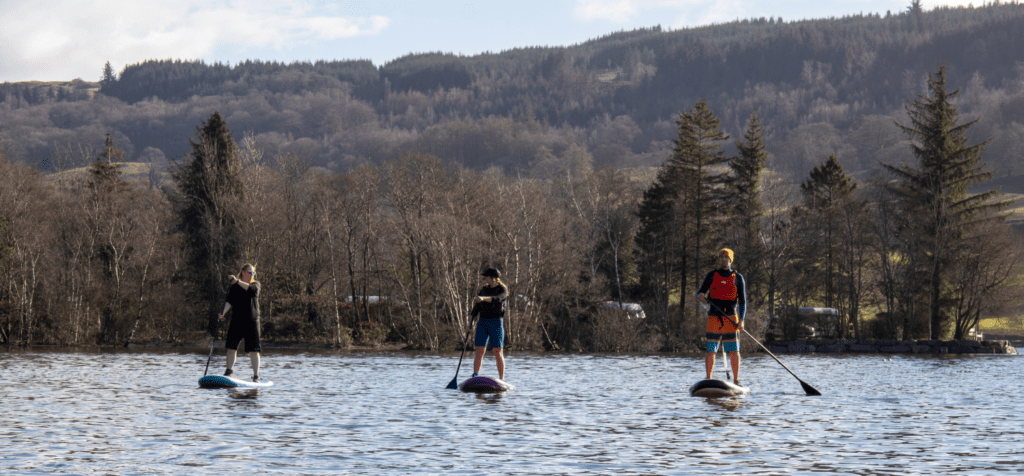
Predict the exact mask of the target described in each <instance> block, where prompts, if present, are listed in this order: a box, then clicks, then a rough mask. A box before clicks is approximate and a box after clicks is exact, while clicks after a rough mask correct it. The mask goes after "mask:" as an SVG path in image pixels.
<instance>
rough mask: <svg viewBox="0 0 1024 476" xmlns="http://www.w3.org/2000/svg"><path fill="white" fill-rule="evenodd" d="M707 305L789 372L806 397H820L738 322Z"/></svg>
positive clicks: (720, 309)
mask: <svg viewBox="0 0 1024 476" xmlns="http://www.w3.org/2000/svg"><path fill="white" fill-rule="evenodd" d="M707 303H708V304H709V305H710V306H711V307H713V308H715V309H717V310H718V312H720V313H722V316H724V317H725V318H726V319H729V322H731V323H732V325H734V326H736V327H739V328H740V330H742V331H743V333H744V334H746V335H747V337H750V340H753V341H754V343H755V344H757V345H758V346H760V347H761V349H762V350H764V351H765V352H767V353H768V355H770V356H772V358H773V359H775V361H776V362H778V363H779V365H781V366H782V368H784V369H786V372H789V374H790V375H792V376H793V377H794V378H796V380H797V381H798V382H800V386H802V387H803V388H804V391H805V392H807V394H808V395H821V392H819V391H818V390H817V389H815V388H814V387H812V386H810V385H809V384H808V383H807V382H804V381H803V380H800V377H797V376H796V374H795V373H793V371H792V370H789V367H786V364H784V363H782V361H781V360H779V358H778V357H776V356H775V354H773V353H772V351H770V350H768V348H767V347H765V346H764V344H762V343H761V342H760V341H758V340H757V338H756V337H754V336H753V335H751V334H750V332H747V329H746V328H744V327H740V324H739V323H738V322H736V321H734V320H732V319H730V318H729V316H726V315H725V311H722V308H720V307H718V306H716V305H715V303H713V302H711V301H707Z"/></svg>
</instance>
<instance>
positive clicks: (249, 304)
mask: <svg viewBox="0 0 1024 476" xmlns="http://www.w3.org/2000/svg"><path fill="white" fill-rule="evenodd" d="M259 297H260V283H259V281H253V282H252V283H250V284H249V289H243V288H242V286H240V285H239V284H238V283H235V284H233V285H231V288H230V289H228V296H227V298H225V299H224V300H225V301H227V303H228V304H230V305H231V310H232V311H234V314H233V317H232V318H231V320H232V322H233V321H234V320H235V319H239V318H242V319H248V320H257V319H259V318H260V303H259Z"/></svg>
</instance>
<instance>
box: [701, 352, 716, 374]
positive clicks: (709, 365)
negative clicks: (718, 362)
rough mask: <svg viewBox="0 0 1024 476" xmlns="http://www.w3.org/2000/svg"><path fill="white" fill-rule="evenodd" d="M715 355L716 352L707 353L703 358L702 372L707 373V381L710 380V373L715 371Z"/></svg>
mask: <svg viewBox="0 0 1024 476" xmlns="http://www.w3.org/2000/svg"><path fill="white" fill-rule="evenodd" d="M715 354H717V352H708V353H707V355H706V356H704V370H706V371H707V374H708V376H707V378H708V379H710V378H711V373H712V372H714V371H715Z"/></svg>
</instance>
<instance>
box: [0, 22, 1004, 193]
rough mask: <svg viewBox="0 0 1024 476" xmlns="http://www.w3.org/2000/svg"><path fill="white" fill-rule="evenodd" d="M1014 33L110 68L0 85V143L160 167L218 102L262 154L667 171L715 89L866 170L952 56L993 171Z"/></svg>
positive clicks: (39, 160)
mask: <svg viewBox="0 0 1024 476" xmlns="http://www.w3.org/2000/svg"><path fill="white" fill-rule="evenodd" d="M1021 31H1024V6H1022V5H1019V4H1016V3H996V4H990V5H986V6H984V7H979V8H941V9H936V10H932V11H922V10H920V9H914V8H912V7H911V8H908V9H907V10H906V11H901V12H887V13H886V14H884V15H880V14H867V15H861V14H857V15H851V16H847V17H843V18H829V19H818V20H807V21H798V22H788V21H786V20H785V19H782V18H767V19H765V18H760V19H750V20H743V21H736V22H731V23H727V24H721V25H713V26H706V27H700V28H689V29H683V30H673V31H668V30H664V29H662V28H660V27H653V28H650V29H642V30H635V31H629V32H618V33H613V34H609V35H607V36H605V37H602V38H597V39H594V40H591V41H588V42H585V43H582V44H578V45H572V46H565V47H550V48H523V49H514V50H510V51H504V52H500V53H495V54H484V55H477V56H472V57H464V56H455V55H451V54H441V53H436V54H418V55H410V56H407V57H403V58H400V59H397V60H395V61H392V62H389V63H387V64H384V65H382V66H380V67H379V68H378V67H375V66H374V65H373V64H371V63H370V62H368V61H318V62H315V63H293V64H281V63H268V62H260V61H247V62H244V63H240V64H236V65H224V64H205V63H203V62H197V61H180V60H151V61H144V62H141V63H138V64H133V65H129V66H127V67H125V68H124V69H123V70H122V71H121V72H120V73H115V72H114V71H112V70H106V71H105V74H104V79H103V80H102V81H101V83H100V85H99V86H100V87H101V89H100V92H101V93H100V94H97V95H91V94H86V91H83V90H84V89H85V88H82V87H80V86H81V85H80V84H79V85H78V86H72V85H70V84H68V85H64V86H63V87H62V86H60V85H58V86H54V85H39V84H26V83H19V84H4V85H0V140H3V141H4V142H6V144H7V146H8V148H9V149H8V150H9V155H11V156H12V157H13V158H14V159H15V160H22V161H26V162H28V163H30V164H33V165H37V166H39V167H41V168H43V169H44V170H54V169H56V168H63V167H67V166H68V165H69V164H77V165H83V164H84V163H87V162H86V160H87V159H89V160H91V159H92V158H95V151H96V150H98V148H99V147H100V144H101V143H102V141H103V138H104V137H105V135H106V133H107V132H111V133H112V135H113V137H114V139H115V141H116V142H117V143H118V144H119V145H120V146H121V147H122V148H123V149H124V150H125V151H126V154H127V157H128V158H129V160H137V161H143V162H154V163H156V164H158V165H159V164H161V163H163V162H164V161H166V160H168V159H173V158H176V157H181V156H182V155H183V154H185V153H187V151H188V148H189V145H188V137H189V136H190V135H191V134H192V132H193V131H192V128H193V127H194V124H195V123H196V121H198V120H201V119H202V118H204V117H207V116H209V114H211V113H212V112H214V111H220V112H221V114H222V115H223V116H224V117H225V119H226V120H227V122H228V124H229V125H230V126H231V128H232V130H234V131H236V133H237V134H241V133H243V132H252V133H254V134H255V135H256V137H257V139H258V141H259V142H260V144H261V145H262V146H263V147H264V148H266V150H268V151H269V153H271V154H273V155H282V154H290V155H293V156H297V157H300V158H302V159H304V160H306V161H309V162H310V163H312V164H314V165H318V166H323V167H327V168H329V169H331V170H335V171H344V170H349V169H351V167H352V166H354V165H357V164H363V163H379V162H381V161H383V160H391V159H394V158H396V157H398V156H399V155H400V154H401V153H403V152H406V151H415V152H421V153H427V154H431V155H434V156H436V157H439V158H442V159H444V160H453V161H456V162H459V163H460V164H462V165H464V166H468V167H471V168H478V169H482V168H487V167H490V166H499V167H501V168H503V169H504V170H506V171H518V172H534V173H536V174H543V173H545V171H546V170H550V169H551V167H552V166H553V165H557V164H559V163H563V164H564V163H568V162H571V161H572V160H573V157H572V156H573V155H574V154H579V153H581V151H585V153H586V154H588V155H589V156H590V157H591V158H592V159H593V160H594V162H595V163H597V164H608V165H612V166H616V167H630V166H658V165H660V164H661V163H662V162H663V161H664V159H665V158H667V157H668V155H669V149H670V141H671V140H672V139H673V138H674V137H675V121H676V119H677V116H678V114H679V113H681V112H683V111H686V110H688V109H689V108H690V107H692V106H693V104H695V103H696V102H697V101H698V100H699V99H701V98H706V99H707V101H708V103H709V106H710V107H711V109H712V110H713V111H714V112H715V114H716V115H717V116H718V117H720V118H721V119H722V128H723V130H724V131H725V132H726V133H728V134H731V135H734V136H735V135H737V134H739V133H741V131H742V127H743V124H744V121H745V120H746V118H747V117H748V115H749V114H750V112H751V110H754V109H756V110H757V111H758V114H759V116H760V118H761V120H762V122H763V124H764V131H765V140H766V143H767V146H768V150H769V152H770V153H771V154H772V158H771V161H770V167H771V168H772V169H774V170H777V171H779V172H782V173H785V174H788V175H791V176H793V177H794V178H798V177H801V176H803V175H804V174H805V173H806V172H807V171H808V170H810V168H811V167H812V166H813V165H814V164H816V163H818V162H820V161H821V160H822V159H823V158H824V157H826V156H827V155H828V154H835V155H836V156H837V157H838V158H839V160H840V161H841V162H842V163H843V164H844V166H845V167H846V168H847V170H850V171H852V172H853V173H855V174H858V175H861V176H863V173H864V172H866V171H869V170H874V169H877V168H878V167H879V162H884V163H899V162H901V161H903V160H905V159H906V149H905V147H894V146H896V145H897V144H899V143H900V142H901V141H904V140H905V139H906V138H905V137H904V136H903V135H902V134H900V133H899V131H898V129H897V128H896V127H895V126H894V124H893V122H894V120H901V119H903V118H904V117H905V113H904V105H905V102H906V101H907V100H911V99H913V98H914V96H915V95H916V94H920V93H922V92H923V91H924V85H925V81H926V77H927V73H928V72H929V71H934V70H935V68H936V67H937V66H938V65H939V64H940V63H941V62H944V63H945V64H946V65H947V68H948V69H947V74H948V78H949V82H950V84H952V85H956V86H957V87H959V88H961V89H962V91H963V94H962V95H961V96H960V98H959V103H958V107H959V108H960V110H961V112H962V113H963V114H965V115H966V116H967V117H973V118H980V119H981V121H980V122H979V124H978V125H977V127H975V129H974V130H973V131H972V132H973V133H974V134H976V136H977V138H978V139H987V138H993V142H992V143H991V144H990V145H989V146H988V148H987V150H986V154H985V160H986V161H987V163H989V164H990V165H991V166H992V168H993V170H994V171H995V172H996V174H997V176H1005V175H1020V174H1022V173H1024V167H1022V165H1021V164H1020V161H1019V160H1018V158H1019V157H1020V156H1021V153H1022V151H1024V149H1022V146H1021V145H1020V144H1021V142H1022V139H1024V35H1022V34H1021V33H1020V32H1021ZM101 66H102V65H97V69H98V70H99V69H100V67H101ZM79 83H81V82H79ZM239 138H240V136H239ZM90 155H91V156H90Z"/></svg>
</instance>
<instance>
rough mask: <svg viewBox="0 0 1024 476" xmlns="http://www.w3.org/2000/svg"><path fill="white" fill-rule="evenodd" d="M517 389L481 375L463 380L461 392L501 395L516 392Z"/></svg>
mask: <svg viewBox="0 0 1024 476" xmlns="http://www.w3.org/2000/svg"><path fill="white" fill-rule="evenodd" d="M515 389H516V387H515V386H514V385H512V384H510V383H508V382H506V381H504V380H501V379H499V378H496V377H486V376H483V375H479V376H476V377H470V378H468V379H466V380H463V381H462V383H460V384H459V390H461V391H463V392H472V393H501V392H508V391H511V390H515Z"/></svg>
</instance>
